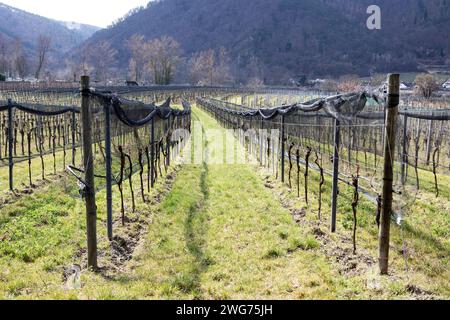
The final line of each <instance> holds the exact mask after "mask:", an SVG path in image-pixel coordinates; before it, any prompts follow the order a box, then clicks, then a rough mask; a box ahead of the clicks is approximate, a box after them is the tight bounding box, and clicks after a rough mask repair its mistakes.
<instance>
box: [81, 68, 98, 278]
mask: <svg viewBox="0 0 450 320" xmlns="http://www.w3.org/2000/svg"><path fill="white" fill-rule="evenodd" d="M81 93H82V98H81V120H82V132H83V158H84V159H83V160H84V161H83V163H84V170H85V183H86V186H85V192H84V195H85V200H86V226H87V248H88V266H89V267H90V268H93V269H97V207H96V205H95V181H94V159H93V154H92V127H91V113H90V106H89V77H88V76H82V77H81Z"/></svg>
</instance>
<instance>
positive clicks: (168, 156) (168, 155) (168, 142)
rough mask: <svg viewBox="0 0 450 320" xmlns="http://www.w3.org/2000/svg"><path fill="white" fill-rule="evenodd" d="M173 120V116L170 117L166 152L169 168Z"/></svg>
mask: <svg viewBox="0 0 450 320" xmlns="http://www.w3.org/2000/svg"><path fill="white" fill-rule="evenodd" d="M171 118H172V116H171V115H170V116H169V118H168V119H167V145H166V152H167V166H168V167H169V166H170V145H171V143H172V141H171V137H170V134H171V128H170V126H171V122H172V121H171Z"/></svg>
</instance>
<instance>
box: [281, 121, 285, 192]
mask: <svg viewBox="0 0 450 320" xmlns="http://www.w3.org/2000/svg"><path fill="white" fill-rule="evenodd" d="M285 140H286V131H285V119H284V115H283V116H281V182H282V183H284V180H285V177H284V167H285V161H284V155H285V153H286V143H285Z"/></svg>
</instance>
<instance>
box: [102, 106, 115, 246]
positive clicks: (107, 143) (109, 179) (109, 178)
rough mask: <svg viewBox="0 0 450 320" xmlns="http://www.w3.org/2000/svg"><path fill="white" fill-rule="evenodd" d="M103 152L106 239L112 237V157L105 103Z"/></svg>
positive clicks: (109, 127)
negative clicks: (104, 157) (104, 156)
mask: <svg viewBox="0 0 450 320" xmlns="http://www.w3.org/2000/svg"><path fill="white" fill-rule="evenodd" d="M104 111H105V153H106V159H105V160H106V163H105V164H106V218H107V227H108V239H109V240H110V241H111V240H112V239H113V228H112V224H113V207H112V169H111V166H112V159H111V108H110V104H107V105H105V107H104Z"/></svg>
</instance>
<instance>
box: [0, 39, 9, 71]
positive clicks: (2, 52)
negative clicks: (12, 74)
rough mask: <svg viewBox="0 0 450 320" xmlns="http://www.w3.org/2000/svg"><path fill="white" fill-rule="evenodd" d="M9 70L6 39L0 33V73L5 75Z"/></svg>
mask: <svg viewBox="0 0 450 320" xmlns="http://www.w3.org/2000/svg"><path fill="white" fill-rule="evenodd" d="M8 71H9V59H8V53H7V45H6V39H5V38H4V37H3V36H2V35H1V34H0V74H3V75H5V76H6V74H7V73H8Z"/></svg>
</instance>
